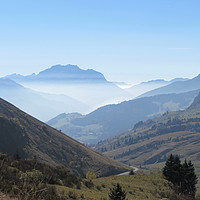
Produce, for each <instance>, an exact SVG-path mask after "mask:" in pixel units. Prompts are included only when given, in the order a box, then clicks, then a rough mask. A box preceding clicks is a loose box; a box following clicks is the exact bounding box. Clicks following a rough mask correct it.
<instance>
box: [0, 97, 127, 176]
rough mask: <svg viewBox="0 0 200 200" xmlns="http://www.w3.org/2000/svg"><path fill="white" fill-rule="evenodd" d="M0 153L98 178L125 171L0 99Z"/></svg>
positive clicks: (122, 167)
mask: <svg viewBox="0 0 200 200" xmlns="http://www.w3.org/2000/svg"><path fill="white" fill-rule="evenodd" d="M0 130H1V131H0V138H1V140H0V151H2V152H8V153H9V154H14V153H15V152H16V151H18V152H19V154H20V155H21V156H22V157H24V158H33V157H34V156H36V157H37V158H38V160H40V161H42V162H45V163H48V164H51V165H64V166H66V167H68V168H70V169H71V170H72V171H74V172H76V173H78V174H81V175H85V174H86V173H87V171H89V170H90V171H94V172H95V173H96V174H97V175H98V176H105V175H110V174H115V173H118V172H120V171H125V170H126V166H124V165H122V164H119V163H116V162H114V161H113V160H110V159H109V158H107V157H105V156H102V155H101V154H99V153H96V152H94V151H93V150H92V149H90V148H88V147H86V146H84V145H83V144H80V143H79V142H77V141H75V140H73V139H72V138H70V137H68V136H66V135H65V134H63V133H61V132H59V131H57V130H55V129H53V128H51V127H49V126H48V125H46V124H44V123H42V122H40V121H38V120H36V119H35V118H33V117H31V116H29V115H28V114H26V113H24V112H22V111H20V110H19V109H18V108H16V107H14V106H13V105H11V104H9V103H8V102H6V101H4V100H3V99H0Z"/></svg>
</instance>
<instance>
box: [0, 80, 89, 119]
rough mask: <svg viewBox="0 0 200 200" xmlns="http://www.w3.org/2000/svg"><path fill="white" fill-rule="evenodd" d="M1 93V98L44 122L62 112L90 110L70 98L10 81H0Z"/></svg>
mask: <svg viewBox="0 0 200 200" xmlns="http://www.w3.org/2000/svg"><path fill="white" fill-rule="evenodd" d="M0 91H1V93H0V97H1V98H3V99H5V100H6V101H9V102H10V103H12V104H14V105H15V106H17V107H19V108H20V109H22V110H24V111H25V112H27V113H28V114H30V115H32V116H34V117H36V118H38V119H40V120H42V121H47V120H49V119H51V118H52V117H54V116H56V115H58V114H60V113H62V112H81V113H85V112H88V111H89V110H90V108H89V106H87V105H86V104H84V103H82V102H80V101H78V100H76V99H73V98H71V97H69V96H66V95H55V94H47V93H41V92H36V91H33V90H31V89H28V88H25V87H23V86H22V85H20V84H18V83H16V82H14V81H12V80H10V79H2V78H1V79H0Z"/></svg>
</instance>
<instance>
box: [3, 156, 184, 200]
mask: <svg viewBox="0 0 200 200" xmlns="http://www.w3.org/2000/svg"><path fill="white" fill-rule="evenodd" d="M16 155H17V154H16ZM16 155H15V156H14V157H12V156H9V155H6V154H3V153H0V192H3V193H4V194H6V195H7V198H8V195H11V196H13V197H17V199H26V200H42V199H43V200H65V199H71V200H72V199H77V200H81V199H85V200H108V199H109V193H110V189H112V188H114V186H115V185H117V184H120V185H121V186H122V188H123V190H124V191H125V192H126V194H127V195H126V197H127V199H128V200H132V199H134V200H146V199H151V200H161V199H163V200H168V199H169V200H173V199H176V200H186V199H185V198H183V197H182V196H178V195H177V194H175V192H174V190H173V189H172V185H171V184H170V183H169V182H168V181H167V180H166V179H164V177H163V176H162V175H161V173H156V174H143V172H140V173H138V174H135V175H126V176H110V177H104V178H95V177H93V178H89V177H87V178H81V177H78V176H76V175H74V174H72V173H71V172H70V171H69V170H68V169H67V168H65V167H52V166H49V165H47V164H44V163H40V162H39V161H38V160H37V159H35V158H34V159H26V160H24V159H20V158H18V157H17V156H16ZM1 195H2V196H5V195H3V194H2V193H0V199H1ZM9 199H10V198H9Z"/></svg>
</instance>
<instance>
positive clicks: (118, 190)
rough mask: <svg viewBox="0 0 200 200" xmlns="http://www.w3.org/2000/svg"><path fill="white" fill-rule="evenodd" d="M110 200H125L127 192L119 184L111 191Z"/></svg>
mask: <svg viewBox="0 0 200 200" xmlns="http://www.w3.org/2000/svg"><path fill="white" fill-rule="evenodd" d="M109 197H110V200H125V199H126V192H125V191H124V190H123V189H122V187H121V186H120V184H119V183H117V185H116V186H115V187H114V188H113V189H111V190H110V194H109Z"/></svg>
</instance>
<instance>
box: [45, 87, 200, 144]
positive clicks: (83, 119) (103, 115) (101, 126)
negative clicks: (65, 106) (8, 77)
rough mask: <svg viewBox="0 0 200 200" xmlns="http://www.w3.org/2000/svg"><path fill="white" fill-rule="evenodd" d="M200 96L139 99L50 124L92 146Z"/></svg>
mask: <svg viewBox="0 0 200 200" xmlns="http://www.w3.org/2000/svg"><path fill="white" fill-rule="evenodd" d="M197 94H198V91H192V92H188V93H182V94H168V95H157V96H154V97H144V98H138V99H134V100H130V101H125V102H122V103H120V104H115V105H107V106H104V107H100V108H99V109H97V110H95V111H94V112H91V113H89V114H87V115H85V116H81V115H79V116H77V117H73V118H71V117H70V119H69V115H64V114H63V115H60V116H59V117H57V118H55V119H53V120H51V121H49V122H47V123H48V124H49V125H50V126H53V127H55V128H57V129H61V130H62V131H63V132H64V133H66V134H68V135H70V136H71V137H73V138H75V139H77V140H79V141H82V142H85V143H89V144H92V143H97V142H98V141H100V140H104V139H106V138H108V137H111V136H114V135H117V134H119V133H120V132H122V131H124V130H127V129H130V128H132V127H133V126H134V124H135V123H137V122H138V121H141V120H143V121H144V120H147V119H150V118H153V117H156V116H159V115H161V114H163V113H164V112H166V111H175V110H179V109H184V108H186V107H188V106H189V105H190V104H191V103H192V101H193V99H194V97H195V96H196V95H197Z"/></svg>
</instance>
